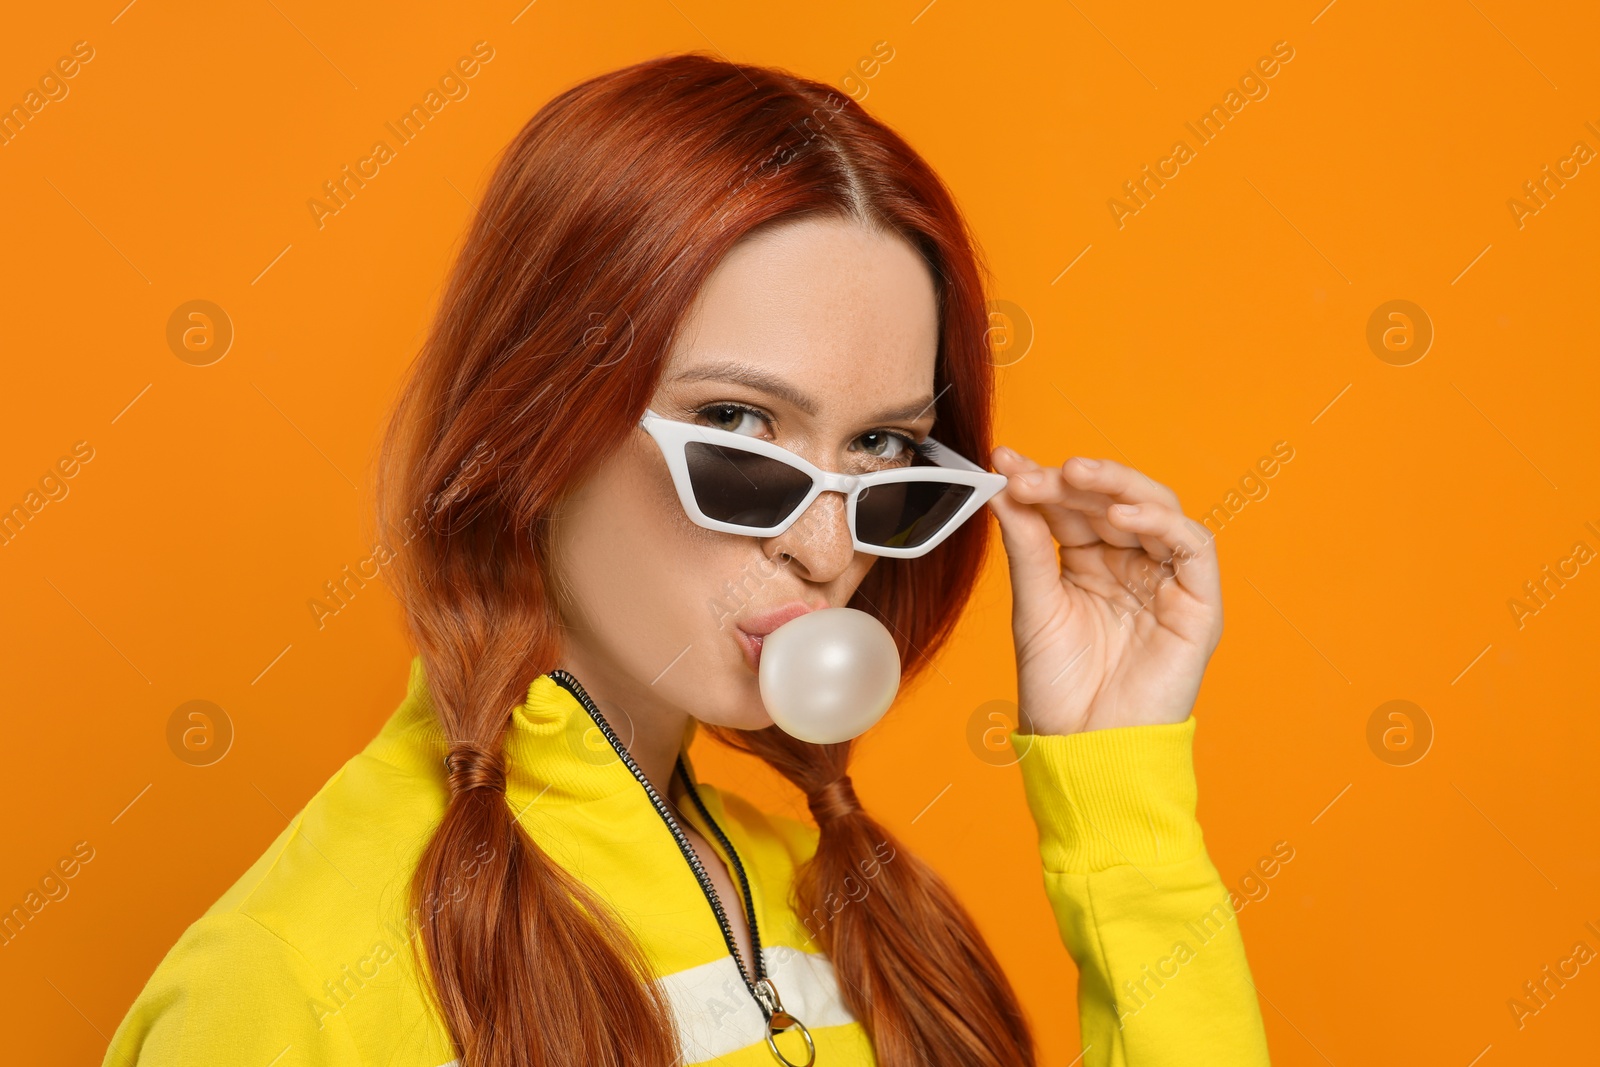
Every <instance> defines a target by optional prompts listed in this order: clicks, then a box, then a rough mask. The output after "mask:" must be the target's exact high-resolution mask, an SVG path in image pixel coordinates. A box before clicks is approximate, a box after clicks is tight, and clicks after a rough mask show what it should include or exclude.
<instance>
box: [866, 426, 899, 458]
mask: <svg viewBox="0 0 1600 1067" xmlns="http://www.w3.org/2000/svg"><path fill="white" fill-rule="evenodd" d="M857 440H859V441H861V442H862V443H863V445H864V447H863V448H862V449H861V451H863V452H866V453H867V454H868V455H871V456H874V457H876V458H878V459H888V460H895V459H901V458H903V457H904V456H905V455H906V453H907V452H909V451H911V449H910V447H909V446H908V445H907V444H906V440H905V438H903V437H901V436H900V435H899V434H895V433H884V432H882V431H879V430H874V431H873V432H871V433H864V434H862V435H861V436H860V437H859V438H857Z"/></svg>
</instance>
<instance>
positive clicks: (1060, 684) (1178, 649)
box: [989, 446, 1222, 734]
mask: <svg viewBox="0 0 1600 1067" xmlns="http://www.w3.org/2000/svg"><path fill="white" fill-rule="evenodd" d="M993 460H994V467H995V470H997V471H999V472H1000V473H1001V474H1005V475H1008V476H1009V481H1008V482H1007V484H1006V488H1005V490H1004V491H1003V492H1001V493H999V494H997V495H996V496H995V497H993V498H992V499H991V500H990V501H989V507H990V508H992V509H993V510H994V512H995V514H996V516H997V517H998V518H999V520H1000V533H1001V539H1002V541H1003V542H1004V544H1005V549H1006V555H1007V557H1008V558H1009V561H1010V567H1011V595H1012V611H1011V628H1012V636H1013V638H1014V639H1015V641H1016V654H1017V701H1018V705H1019V707H1020V709H1021V714H1022V717H1023V718H1022V724H1021V725H1020V727H1019V729H1020V730H1021V731H1022V732H1024V733H1027V732H1029V731H1030V730H1031V732H1033V733H1040V734H1068V733H1077V732H1078V731H1080V730H1095V729H1101V728H1103V727H1108V726H1136V725H1141V724H1153V723H1176V722H1182V721H1184V720H1185V719H1187V718H1188V717H1189V710H1190V708H1192V707H1193V706H1194V700H1195V696H1196V694H1197V693H1199V691H1200V676H1201V675H1202V674H1203V673H1204V672H1205V668H1206V662H1207V661H1208V660H1209V659H1210V658H1211V653H1212V651H1213V650H1214V649H1215V648H1216V647H1217V642H1218V641H1219V640H1221V638H1222V588H1221V582H1220V579H1219V577H1218V574H1217V557H1216V548H1215V541H1214V538H1213V537H1212V536H1211V532H1210V531H1209V530H1207V529H1206V528H1205V526H1203V525H1202V524H1200V523H1199V522H1196V521H1195V520H1193V519H1190V518H1188V517H1186V516H1185V515H1184V514H1183V511H1182V509H1181V508H1180V507H1179V504H1178V498H1177V496H1176V494H1174V493H1173V491H1172V490H1171V489H1168V488H1167V487H1166V486H1164V485H1161V484H1159V483H1157V482H1153V481H1151V480H1150V479H1149V478H1147V477H1146V476H1145V475H1143V474H1141V473H1139V472H1138V471H1136V470H1134V469H1133V468H1131V467H1128V466H1125V465H1123V464H1121V463H1117V462H1115V461H1113V460H1109V459H1101V460H1091V461H1089V462H1085V461H1084V460H1083V459H1081V458H1078V457H1074V458H1072V459H1069V460H1067V461H1066V462H1065V463H1063V464H1062V465H1061V466H1059V467H1041V466H1040V465H1039V464H1037V463H1035V462H1034V461H1033V460H1031V459H1029V458H1027V457H1026V456H1022V455H1019V454H1018V453H1016V452H1013V451H1012V450H1010V449H1008V448H1005V447H1003V446H1002V447H999V448H996V449H995V451H994V457H993ZM1090 464H1094V465H1092V466H1091V465H1090ZM1122 504H1134V505H1137V506H1138V511H1137V513H1135V514H1132V515H1128V514H1124V513H1122V512H1121V510H1120V508H1118V507H1114V506H1113V505H1122ZM1057 542H1059V543H1060V547H1059V549H1058V548H1057Z"/></svg>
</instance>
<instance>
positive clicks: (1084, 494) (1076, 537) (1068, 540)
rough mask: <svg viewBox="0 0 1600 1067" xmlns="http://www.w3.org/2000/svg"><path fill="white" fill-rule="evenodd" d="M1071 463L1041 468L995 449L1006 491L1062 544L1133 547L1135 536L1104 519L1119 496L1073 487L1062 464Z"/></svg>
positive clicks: (1028, 459)
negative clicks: (1038, 516)
mask: <svg viewBox="0 0 1600 1067" xmlns="http://www.w3.org/2000/svg"><path fill="white" fill-rule="evenodd" d="M1007 453H1009V454H1007ZM1075 465H1076V464H1075V462H1074V461H1073V460H1069V461H1068V463H1067V464H1066V465H1063V467H1043V466H1040V465H1039V464H1038V463H1035V462H1034V461H1033V460H1032V459H1030V458H1028V457H1027V456H1025V455H1022V454H1021V453H1017V452H1011V451H1010V450H1008V449H1005V450H1002V449H996V450H995V469H996V470H998V471H1000V473H1002V474H1005V475H1007V476H1008V477H1009V479H1010V480H1009V482H1008V484H1007V489H1008V491H1009V492H1010V493H1011V495H1012V496H1013V497H1015V498H1016V499H1017V500H1019V501H1022V502H1023V503H1027V504H1033V505H1034V506H1035V507H1036V508H1037V509H1038V511H1039V512H1040V513H1041V514H1042V515H1044V517H1045V520H1046V522H1048V523H1049V525H1050V532H1051V533H1052V534H1054V535H1055V538H1056V540H1057V541H1059V542H1061V544H1062V545H1064V546H1067V547H1070V548H1080V547H1083V546H1085V545H1091V544H1094V543H1095V542H1096V541H1103V542H1105V543H1107V544H1111V545H1116V546H1117V547H1119V548H1134V547H1136V546H1137V545H1138V544H1139V541H1138V539H1137V538H1135V537H1131V536H1129V534H1128V532H1127V531H1126V530H1123V529H1119V528H1117V527H1116V526H1114V525H1111V524H1109V523H1107V522H1106V521H1105V512H1106V508H1107V507H1109V506H1110V505H1111V504H1113V503H1116V502H1118V500H1119V498H1118V497H1116V496H1113V495H1111V494H1110V493H1107V492H1103V491H1101V490H1099V489H1089V488H1081V487H1078V486H1074V485H1073V484H1072V482H1071V481H1070V480H1069V479H1068V477H1067V475H1066V472H1065V470H1064V467H1066V466H1075ZM1152 484H1154V483H1152ZM1163 488H1164V487H1163ZM1168 492H1169V493H1170V490H1169V491H1168ZM1174 499H1176V498H1174Z"/></svg>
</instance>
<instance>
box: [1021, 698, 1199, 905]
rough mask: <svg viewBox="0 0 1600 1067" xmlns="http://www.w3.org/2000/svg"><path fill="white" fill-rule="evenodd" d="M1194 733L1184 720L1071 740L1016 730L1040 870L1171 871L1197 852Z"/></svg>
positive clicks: (1072, 736) (1190, 720)
mask: <svg viewBox="0 0 1600 1067" xmlns="http://www.w3.org/2000/svg"><path fill="white" fill-rule="evenodd" d="M1194 729H1195V719H1194V716H1193V715H1190V716H1189V717H1188V718H1187V719H1185V720H1184V721H1183V722H1180V723H1160V724H1156V725H1149V726H1113V727H1108V728H1106V729H1103V730H1085V731H1083V732H1082V733H1076V734H1019V733H1015V732H1013V733H1012V735H1011V744H1012V745H1013V746H1014V747H1015V749H1016V751H1018V752H1022V753H1024V755H1023V757H1022V759H1021V760H1020V761H1019V764H1018V765H1019V766H1020V767H1021V769H1022V784H1023V788H1024V789H1025V791H1026V793H1027V797H1028V807H1029V809H1030V810H1031V811H1032V812H1033V818H1034V822H1035V823H1037V824H1038V827H1039V853H1040V857H1041V858H1042V859H1043V861H1044V868H1045V870H1047V871H1051V872H1053V873H1057V874H1090V873H1093V872H1095V871H1103V870H1106V869H1107V868H1110V867H1115V866H1117V865H1119V864H1133V865H1135V866H1138V865H1143V864H1158V863H1175V862H1178V861H1179V860H1184V859H1187V858H1189V857H1190V856H1193V855H1194V854H1195V853H1196V852H1199V851H1202V850H1203V849H1204V848H1205V844H1204V842H1203V840H1202V838H1201V834H1200V823H1199V821H1198V820H1197V819H1196V818H1195V778H1194Z"/></svg>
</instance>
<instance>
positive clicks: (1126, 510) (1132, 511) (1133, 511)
mask: <svg viewBox="0 0 1600 1067" xmlns="http://www.w3.org/2000/svg"><path fill="white" fill-rule="evenodd" d="M1115 507H1116V509H1117V510H1118V511H1119V512H1121V513H1122V514H1124V515H1137V514H1139V505H1138V504H1117V505H1115Z"/></svg>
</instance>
